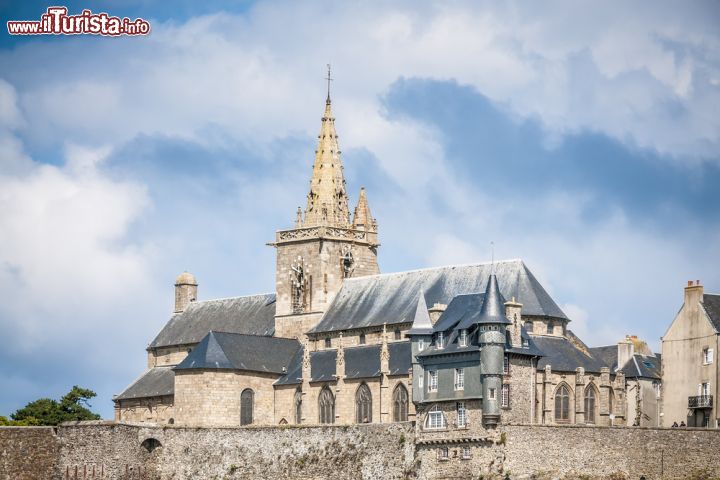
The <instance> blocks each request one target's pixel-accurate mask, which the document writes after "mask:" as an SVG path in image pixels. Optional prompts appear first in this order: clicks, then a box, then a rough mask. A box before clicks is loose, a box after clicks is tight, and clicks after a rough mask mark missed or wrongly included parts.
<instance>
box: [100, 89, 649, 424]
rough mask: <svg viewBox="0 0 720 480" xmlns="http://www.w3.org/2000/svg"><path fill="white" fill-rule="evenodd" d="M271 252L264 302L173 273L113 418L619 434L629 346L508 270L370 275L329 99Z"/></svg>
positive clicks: (367, 221)
mask: <svg viewBox="0 0 720 480" xmlns="http://www.w3.org/2000/svg"><path fill="white" fill-rule="evenodd" d="M301 169H302V165H298V170H301ZM271 245H272V246H274V248H275V249H276V252H277V257H276V258H277V260H276V265H275V272H276V275H275V278H276V283H275V291H274V292H272V293H267V294H263V295H253V296H240V297H234V298H224V299H215V300H199V299H198V282H197V280H196V279H195V277H194V276H193V275H191V274H189V273H187V272H186V273H182V274H181V275H180V276H178V277H177V279H176V281H175V309H174V313H173V314H172V315H171V317H170V319H169V321H168V322H167V324H166V325H165V326H164V328H163V329H162V330H161V331H160V332H159V333H158V334H157V336H156V337H155V338H154V339H153V340H152V341H151V342H150V344H149V345H148V347H147V370H146V371H145V372H143V373H142V374H141V375H140V376H139V378H138V379H137V380H135V381H134V382H133V383H132V384H131V385H130V386H128V387H127V388H126V389H125V390H124V391H122V393H120V394H119V395H116V396H115V397H114V399H113V401H114V402H115V418H116V420H118V421H127V422H153V423H158V424H176V425H207V426H214V425H277V424H290V425H293V424H330V423H338V424H349V423H365V422H374V423H386V422H400V421H408V420H411V421H416V422H417V425H418V428H420V429H423V430H428V431H431V430H438V431H448V430H452V429H460V430H465V429H468V428H472V427H479V426H482V427H492V426H493V425H496V424H498V423H504V422H523V423H540V424H542V423H569V424H594V425H625V424H629V423H633V420H632V419H630V420H628V419H627V412H628V405H627V403H628V402H627V395H628V385H629V384H628V382H627V381H626V370H624V369H623V366H624V364H625V362H627V361H629V359H630V357H628V356H627V351H626V350H627V348H626V347H622V348H625V350H616V352H618V353H616V354H615V355H614V356H613V355H612V352H609V351H608V349H609V350H612V349H613V348H615V347H613V346H611V347H602V348H604V349H605V350H602V348H601V349H600V350H598V349H591V348H589V347H587V346H586V345H585V344H584V343H583V342H582V341H581V340H580V339H579V338H577V337H576V336H575V335H574V334H573V333H572V332H571V331H570V330H569V329H568V324H569V322H570V319H569V318H568V317H567V316H566V315H565V313H564V312H563V311H562V309H561V308H560V307H559V306H558V305H557V303H556V302H555V300H553V298H552V297H551V296H550V295H549V294H548V292H547V291H546V290H545V289H544V288H543V286H542V285H541V284H540V282H538V280H537V279H536V278H535V276H534V275H533V274H532V272H531V271H530V270H529V269H528V267H527V266H526V265H525V263H523V261H522V260H508V261H498V262H492V263H481V264H474V265H462V266H447V267H440V268H429V269H421V270H413V271H406V272H399V273H384V274H382V273H380V267H379V265H378V258H377V255H378V248H379V246H380V243H379V226H378V224H377V222H376V221H375V219H374V218H373V216H372V214H371V210H370V206H369V202H368V197H367V194H366V192H365V191H364V190H363V189H361V190H360V192H359V195H358V200H357V204H356V205H355V208H354V211H352V214H351V209H350V200H349V195H348V192H347V190H346V186H345V179H344V175H343V165H342V161H341V157H340V147H339V145H338V136H337V133H336V130H335V119H334V118H333V113H332V109H331V101H330V96H329V94H328V97H327V100H326V104H325V111H324V114H323V116H322V122H321V128H320V134H319V136H318V146H317V150H316V151H315V162H314V164H313V170H312V177H311V179H310V191H309V193H308V195H307V204H306V207H305V209H304V210H303V209H300V208H298V210H297V214H296V219H295V224H294V226H293V228H289V229H285V230H279V231H277V232H276V235H275V240H274V242H272V244H271ZM621 343H622V342H621ZM620 348H621V347H618V349H620ZM621 351H622V352H625V353H624V354H622V355H624V356H622V355H620V353H619V352H621ZM619 355H620V358H619ZM619 359H622V361H620V362H618V360H619ZM613 362H614V363H613ZM638 408H642V406H639V407H638Z"/></svg>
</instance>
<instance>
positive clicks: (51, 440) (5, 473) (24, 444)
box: [0, 427, 60, 480]
mask: <svg viewBox="0 0 720 480" xmlns="http://www.w3.org/2000/svg"><path fill="white" fill-rule="evenodd" d="M58 447H59V445H58V442H57V439H56V438H55V431H54V429H53V428H52V427H0V480H30V479H36V478H37V479H48V478H53V476H54V475H55V472H56V469H57V467H58V459H59V453H60V452H59V448H58Z"/></svg>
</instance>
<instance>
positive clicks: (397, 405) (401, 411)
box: [393, 383, 408, 422]
mask: <svg viewBox="0 0 720 480" xmlns="http://www.w3.org/2000/svg"><path fill="white" fill-rule="evenodd" d="M407 419H408V391H407V389H406V388H405V385H403V384H402V383H399V384H398V386H397V387H395V391H394V392H393V421H394V422H407Z"/></svg>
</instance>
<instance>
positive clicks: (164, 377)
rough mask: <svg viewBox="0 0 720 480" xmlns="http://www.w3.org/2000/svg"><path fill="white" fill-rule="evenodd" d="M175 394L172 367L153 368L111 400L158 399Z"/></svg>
mask: <svg viewBox="0 0 720 480" xmlns="http://www.w3.org/2000/svg"><path fill="white" fill-rule="evenodd" d="M174 393H175V373H174V372H173V371H172V367H155V368H151V369H150V370H147V371H145V373H143V374H142V375H141V376H140V378H138V379H137V380H135V381H134V382H133V383H131V384H130V386H128V387H127V388H126V389H125V390H123V391H122V392H121V393H120V394H118V395H116V396H115V397H113V400H115V401H117V400H128V399H131V398H147V397H160V396H164V395H173V394H174Z"/></svg>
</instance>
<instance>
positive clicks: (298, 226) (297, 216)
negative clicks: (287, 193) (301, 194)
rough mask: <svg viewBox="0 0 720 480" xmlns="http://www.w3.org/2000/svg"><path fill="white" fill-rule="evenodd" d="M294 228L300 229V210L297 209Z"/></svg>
mask: <svg viewBox="0 0 720 480" xmlns="http://www.w3.org/2000/svg"><path fill="white" fill-rule="evenodd" d="M295 228H302V208H300V207H298V209H297V215H296V217H295Z"/></svg>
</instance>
